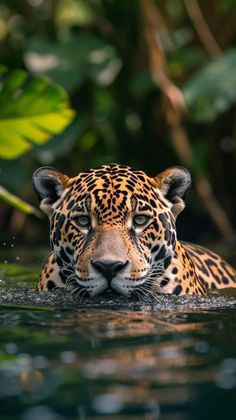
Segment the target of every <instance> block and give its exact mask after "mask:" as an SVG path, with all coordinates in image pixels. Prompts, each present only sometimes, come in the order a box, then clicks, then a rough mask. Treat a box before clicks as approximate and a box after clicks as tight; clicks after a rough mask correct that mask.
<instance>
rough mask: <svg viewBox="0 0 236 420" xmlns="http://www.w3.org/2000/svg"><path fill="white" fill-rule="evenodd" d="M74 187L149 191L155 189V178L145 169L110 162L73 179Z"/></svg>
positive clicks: (115, 191) (131, 191)
mask: <svg viewBox="0 0 236 420" xmlns="http://www.w3.org/2000/svg"><path fill="white" fill-rule="evenodd" d="M73 184H74V188H75V189H76V187H77V189H78V190H81V188H82V189H86V191H87V192H92V193H94V192H99V191H102V192H112V193H113V194H114V195H117V194H118V193H119V192H120V193H121V192H123V193H127V194H128V193H129V192H130V193H137V192H141V191H142V192H143V193H149V192H150V190H152V189H153V180H152V178H150V177H149V176H148V175H146V174H145V173H144V172H143V171H140V170H134V169H132V168H130V167H129V166H124V165H118V164H110V165H103V166H101V167H99V168H95V169H89V170H88V171H86V172H82V173H80V174H78V175H77V176H76V177H75V178H74V179H73Z"/></svg>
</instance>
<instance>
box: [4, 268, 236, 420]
mask: <svg viewBox="0 0 236 420" xmlns="http://www.w3.org/2000/svg"><path fill="white" fill-rule="evenodd" d="M20 275H22V271H21V273H20ZM16 278H17V276H16ZM12 281H13V280H12V279H11V287H10V288H7V286H8V284H7V282H6V283H5V285H4V286H3V287H2V288H1V290H0V299H1V302H2V305H0V308H1V310H0V407H1V408H0V418H1V419H21V420H42V419H43V420H65V419H81V420H84V419H86V420H87V419H114V420H119V419H122V420H126V419H132V420H134V419H135V420H136V419H137V420H139V419H144V420H154V419H163V420H172V419H173V420H182V419H211V418H213V419H227V420H228V419H231V418H232V419H233V418H235V414H234V413H235V407H234V405H235V404H234V402H235V397H236V334H235V327H236V318H235V308H236V298H235V297H225V296H223V297H222V296H217V295H216V296H209V297H207V298H194V299H193V298H191V299H189V298H173V297H161V298H160V299H158V300H157V301H156V302H152V303H150V304H148V303H146V304H145V305H141V304H140V303H137V304H131V303H130V302H128V301H125V300H124V299H121V298H119V299H118V298H116V299H115V298H113V297H111V296H110V297H109V299H108V298H107V299H106V300H105V299H104V298H100V299H98V300H95V301H92V302H87V304H84V305H83V306H81V305H80V306H79V304H78V301H76V297H74V298H71V297H70V296H69V295H66V294H65V293H42V294H37V293H36V292H34V291H32V290H30V289H25V288H24V289H22V288H21V287H20V282H19V283H17V281H16V282H15V288H14V289H13V288H12ZM24 286H25V283H24Z"/></svg>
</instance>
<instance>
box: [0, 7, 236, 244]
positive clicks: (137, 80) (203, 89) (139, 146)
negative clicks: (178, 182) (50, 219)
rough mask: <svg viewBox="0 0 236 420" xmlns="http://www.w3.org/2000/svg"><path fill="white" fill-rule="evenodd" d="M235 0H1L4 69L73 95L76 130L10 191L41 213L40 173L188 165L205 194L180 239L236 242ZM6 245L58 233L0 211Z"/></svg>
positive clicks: (40, 149)
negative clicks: (36, 175)
mask: <svg viewBox="0 0 236 420" xmlns="http://www.w3.org/2000/svg"><path fill="white" fill-rule="evenodd" d="M235 41H236V0H212V1H211V2H206V1H203V0H199V1H197V0H159V1H157V0H156V1H155V0H153V1H151V0H129V1H127V0H119V1H115V0H86V1H85V0H27V1H20V0H18V1H17V0H11V1H9V0H1V3H0V57H1V58H0V61H1V63H2V64H4V65H5V66H7V67H8V68H10V69H23V70H26V71H27V72H29V73H30V74H31V75H34V76H35V75H36V76H38V75H44V76H48V77H50V78H51V79H52V81H53V82H55V83H57V84H58V85H60V86H61V87H62V88H64V89H66V90H67V92H68V93H69V96H70V101H71V103H72V108H73V109H74V110H76V116H75V118H74V119H73V122H72V123H71V124H70V125H69V126H68V127H67V128H66V129H65V130H64V131H63V132H62V133H60V134H56V135H54V136H53V137H52V139H51V140H50V141H49V142H47V143H45V144H35V145H34V146H33V147H32V148H31V149H30V150H29V151H28V152H27V153H26V154H24V156H21V157H19V158H15V159H11V160H4V159H1V160H0V184H2V185H3V186H4V187H5V188H8V189H9V190H10V191H12V192H13V193H16V194H17V195H18V196H20V197H21V198H23V199H24V200H26V201H28V202H31V203H32V204H34V205H37V201H36V198H35V197H34V195H33V189H32V185H31V176H32V172H33V171H34V170H35V169H36V168H37V167H39V166H41V165H50V166H55V167H57V168H58V169H60V170H61V171H64V172H66V173H67V174H68V175H71V176H72V175H75V174H76V173H77V172H78V171H81V170H84V169H87V168H88V167H93V166H98V165H101V164H103V163H107V162H120V163H124V164H128V165H131V166H134V167H137V168H141V169H143V170H145V171H146V172H147V173H149V174H150V175H155V174H156V173H157V172H160V171H162V170H163V169H165V168H166V167H168V166H171V165H179V164H181V165H184V166H187V167H188V168H189V169H190V171H191V173H192V175H193V181H194V184H195V188H194V191H193V192H192V193H191V195H190V196H189V198H188V205H187V208H186V210H185V212H184V214H183V215H181V216H180V223H179V226H178V228H179V231H180V237H182V238H185V239H187V240H193V241H195V240H196V241H209V240H211V239H214V238H219V237H223V238H224V239H230V240H231V239H232V238H234V237H235V234H234V229H235V226H236V216H235V215H236V183H235V179H236V124H235V121H236V120H235V113H236V106H235V105H236V72H235V65H236V47H235ZM0 206H1V207H0V228H1V231H2V232H4V235H5V238H8V237H9V235H16V234H19V235H20V236H19V237H20V238H21V241H22V240H23V239H24V241H25V243H37V244H38V243H39V242H40V241H41V242H42V243H43V242H46V241H47V238H48V227H47V226H46V223H44V222H43V221H39V220H37V219H36V218H35V217H33V216H31V217H29V216H26V215H24V214H23V213H21V212H19V211H18V210H14V209H13V208H11V207H10V206H8V205H5V204H0Z"/></svg>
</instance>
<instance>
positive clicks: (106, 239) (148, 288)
mask: <svg viewBox="0 0 236 420" xmlns="http://www.w3.org/2000/svg"><path fill="white" fill-rule="evenodd" d="M33 181H34V187H35V190H36V192H37V194H38V197H39V200H40V207H41V209H42V210H43V211H44V212H45V213H46V214H47V215H48V216H49V219H50V227H51V228H50V231H51V245H52V249H53V251H52V253H51V254H50V256H49V257H48V258H47V260H46V262H45V265H44V267H43V270H42V272H41V276H40V280H39V284H38V289H39V290H51V289H53V288H55V287H64V288H67V289H68V290H71V291H72V292H78V293H79V294H80V295H81V296H84V295H86V294H87V295H90V296H95V295H98V294H100V293H102V292H103V291H105V290H107V289H109V288H110V289H113V290H115V291H117V292H119V293H121V294H123V295H127V296H137V297H139V298H141V299H145V298H146V297H149V296H155V295H156V294H157V293H169V294H174V295H183V294H191V295H204V294H205V293H206V291H207V289H216V288H217V289H219V288H224V287H236V272H235V270H234V269H233V268H232V267H231V266H230V265H229V264H228V263H226V262H225V261H224V260H222V259H221V258H220V257H219V256H218V255H216V254H214V253H213V252H211V251H208V250H207V249H204V248H202V247H200V246H197V245H192V244H189V243H182V242H180V241H178V239H177V233H176V226H175V220H176V217H177V216H178V214H179V213H180V212H181V211H182V210H183V208H184V198H185V195H186V192H187V190H188V189H189V186H190V183H191V178H190V174H189V172H188V171H187V170H186V169H184V168H182V167H173V168H170V169H167V170H166V171H164V172H162V173H161V174H159V175H157V176H156V177H154V178H151V177H149V176H147V175H146V174H145V173H144V172H142V171H138V170H133V169H131V168H130V167H127V166H122V165H117V164H113V165H104V166H102V167H100V168H97V169H90V170H88V171H87V172H83V173H80V174H78V175H77V176H76V177H75V178H69V177H67V176H66V175H63V174H62V173H60V172H58V171H56V170H55V169H53V168H50V167H43V168H40V169H38V170H37V171H36V172H35V174H34V177H33ZM140 222H141V223H140Z"/></svg>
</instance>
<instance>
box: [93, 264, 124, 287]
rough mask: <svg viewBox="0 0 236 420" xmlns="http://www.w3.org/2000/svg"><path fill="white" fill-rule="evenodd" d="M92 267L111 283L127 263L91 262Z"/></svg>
mask: <svg viewBox="0 0 236 420" xmlns="http://www.w3.org/2000/svg"><path fill="white" fill-rule="evenodd" d="M91 264H92V266H93V267H94V268H95V270H97V271H98V272H99V273H101V274H102V275H103V276H104V277H105V279H107V281H108V282H111V280H112V279H113V277H115V276H116V275H117V274H118V273H119V272H120V271H121V270H123V269H124V268H125V267H126V266H127V265H128V261H126V262H123V261H106V260H103V261H91Z"/></svg>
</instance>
